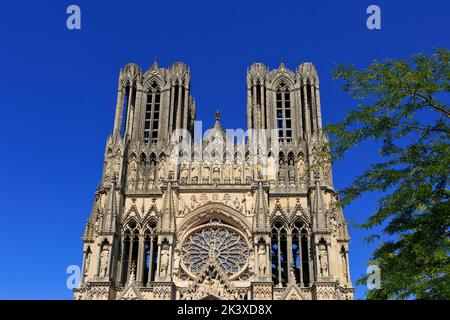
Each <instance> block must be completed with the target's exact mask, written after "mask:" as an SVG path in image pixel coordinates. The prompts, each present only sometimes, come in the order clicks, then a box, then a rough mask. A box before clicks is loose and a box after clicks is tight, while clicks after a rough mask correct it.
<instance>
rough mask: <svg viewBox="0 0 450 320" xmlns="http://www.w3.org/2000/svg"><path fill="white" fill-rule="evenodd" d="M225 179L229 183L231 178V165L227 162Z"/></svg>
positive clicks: (224, 170)
mask: <svg viewBox="0 0 450 320" xmlns="http://www.w3.org/2000/svg"><path fill="white" fill-rule="evenodd" d="M223 180H224V181H225V183H229V182H230V180H231V165H230V164H225V165H224V168H223Z"/></svg>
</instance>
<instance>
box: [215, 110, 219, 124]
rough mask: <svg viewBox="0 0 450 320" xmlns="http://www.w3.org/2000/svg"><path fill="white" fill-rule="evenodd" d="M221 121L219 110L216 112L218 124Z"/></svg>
mask: <svg viewBox="0 0 450 320" xmlns="http://www.w3.org/2000/svg"><path fill="white" fill-rule="evenodd" d="M217 121H220V112H219V110H217V111H216V122H217Z"/></svg>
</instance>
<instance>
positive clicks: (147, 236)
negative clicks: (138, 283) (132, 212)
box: [143, 220, 158, 286]
mask: <svg viewBox="0 0 450 320" xmlns="http://www.w3.org/2000/svg"><path fill="white" fill-rule="evenodd" d="M157 251H158V238H157V236H156V221H154V220H151V221H150V222H149V223H148V227H147V229H146V230H145V232H144V274H143V277H144V278H143V283H144V284H147V286H150V283H151V282H152V281H155V276H156V265H157V260H158V252H157Z"/></svg>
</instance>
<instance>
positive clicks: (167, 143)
mask: <svg viewBox="0 0 450 320" xmlns="http://www.w3.org/2000/svg"><path fill="white" fill-rule="evenodd" d="M190 80H191V73H190V70H189V68H188V67H187V66H186V65H185V64H183V63H180V62H177V63H175V64H173V65H172V66H170V67H169V68H162V67H159V66H158V64H157V62H156V61H155V62H154V63H153V65H152V66H151V68H150V69H149V70H147V71H145V72H143V71H142V70H141V69H140V67H139V66H137V65H135V64H128V65H126V66H125V67H124V68H123V69H122V70H121V71H120V78H119V86H118V93H117V105H116V113H115V122H114V130H113V132H112V134H111V135H110V136H109V137H108V139H107V143H106V149H105V156H104V164H103V175H102V180H101V184H100V185H99V187H98V189H97V191H96V192H95V200H94V204H93V208H92V212H91V215H90V217H89V219H88V222H87V224H86V228H85V231H84V234H83V237H82V240H83V260H82V268H81V270H82V272H81V279H80V284H79V285H78V287H77V288H76V289H74V298H75V299H149V300H155V299H160V300H169V299H180V300H197V299H246V300H270V299H277V300H280V299H298V300H301V299H304V300H310V299H353V292H354V288H353V286H352V283H351V280H350V272H349V256H348V244H349V235H348V231H347V226H346V222H345V219H344V216H343V213H342V210H341V208H340V207H339V206H337V205H336V201H337V199H338V198H337V197H338V195H337V193H336V191H335V190H334V187H333V181H332V175H331V165H330V162H329V161H323V159H326V158H327V154H328V151H327V150H328V149H327V146H328V143H327V139H326V137H325V136H324V135H323V134H322V116H321V107H320V95H319V79H318V75H317V72H316V69H315V67H314V66H313V64H311V63H303V64H301V65H299V66H298V67H297V69H296V70H295V71H291V70H289V69H288V68H287V67H286V66H285V65H284V63H283V62H281V64H280V66H279V67H278V68H277V69H273V70H269V68H267V67H266V66H265V65H263V64H261V63H255V64H253V65H251V66H250V67H249V68H248V70H247V126H248V129H252V130H253V131H254V132H262V131H264V130H265V131H267V132H275V133H276V134H275V135H269V136H268V138H267V139H265V140H264V142H263V143H264V144H265V146H267V148H260V147H256V148H253V144H252V143H250V142H249V140H248V137H247V138H245V137H244V139H243V140H242V145H241V146H242V147H241V148H239V147H238V146H233V145H232V146H231V149H230V148H229V147H227V148H221V149H220V150H218V149H217V148H216V147H212V146H214V145H215V143H214V141H218V140H220V139H221V138H223V137H225V135H226V131H225V129H224V128H223V127H222V126H221V124H220V119H219V115H218V114H217V115H216V122H215V125H214V128H212V129H210V130H209V132H212V134H210V135H208V136H207V138H206V139H200V140H202V143H201V144H200V147H198V145H197V144H196V146H197V147H193V148H190V149H189V147H191V146H193V145H194V142H192V140H189V139H187V136H190V135H192V136H195V132H194V131H195V122H196V121H195V120H196V119H195V114H196V104H195V100H194V99H193V98H192V96H191V95H190ZM177 131H180V132H181V134H180V135H179V136H177V135H175V134H174V132H177ZM201 134H202V133H201ZM174 136H176V138H175V139H174ZM183 139H184V140H183ZM224 140H225V139H224ZM232 140H233V141H234V140H239V139H234V138H233V139H232ZM180 142H182V143H184V144H188V146H187V147H188V149H189V150H190V151H188V152H183V151H181V152H179V151H178V149H177V151H176V152H174V150H175V148H176V147H177V146H179V145H180V144H181V143H180ZM189 144H190V145H189ZM275 145H276V148H275V147H274V146H275ZM227 146H228V144H227ZM324 146H325V148H324ZM214 148H216V149H214ZM263 149H265V150H266V151H262V150H263ZM324 150H325V151H324ZM324 155H325V156H324ZM262 158H264V159H265V161H264V162H263V161H260V160H261V159H262ZM328 158H329V157H328ZM180 159H181V160H180ZM254 159H256V160H255V161H254V162H252V161H253V160H254ZM320 159H322V160H320Z"/></svg>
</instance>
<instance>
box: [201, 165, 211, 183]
mask: <svg viewBox="0 0 450 320" xmlns="http://www.w3.org/2000/svg"><path fill="white" fill-rule="evenodd" d="M209 175H210V167H209V164H207V163H205V164H203V174H202V177H203V182H209Z"/></svg>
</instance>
